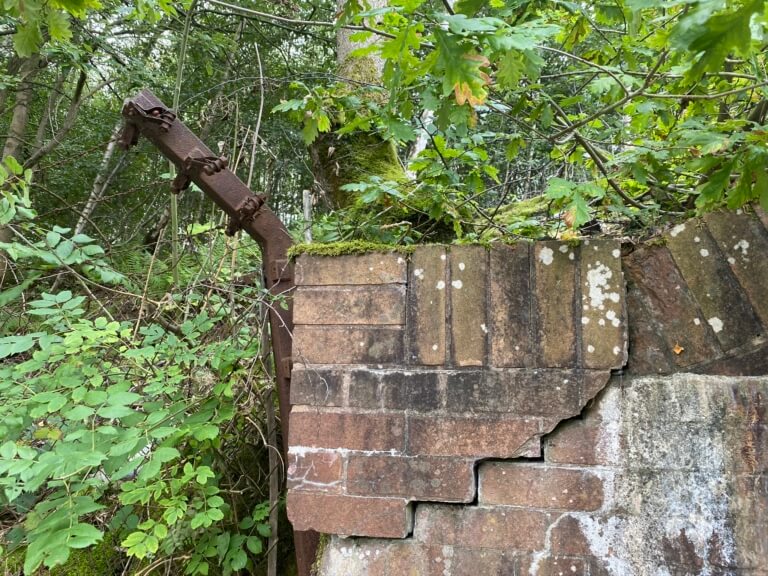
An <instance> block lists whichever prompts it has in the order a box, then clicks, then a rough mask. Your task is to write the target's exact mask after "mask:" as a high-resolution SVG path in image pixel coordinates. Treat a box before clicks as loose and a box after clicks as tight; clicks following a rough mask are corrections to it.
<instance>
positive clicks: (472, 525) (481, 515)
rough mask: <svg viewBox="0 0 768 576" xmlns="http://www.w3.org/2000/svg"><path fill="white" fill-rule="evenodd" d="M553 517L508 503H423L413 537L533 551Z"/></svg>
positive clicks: (438, 542) (440, 542)
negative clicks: (470, 504)
mask: <svg viewBox="0 0 768 576" xmlns="http://www.w3.org/2000/svg"><path fill="white" fill-rule="evenodd" d="M551 520H552V517H551V516H550V515H549V514H547V513H544V512H539V511H534V510H524V509H520V508H512V507H506V506H498V507H493V508H487V507H476V506H444V505H439V504H434V505H420V506H419V507H418V508H417V509H416V522H415V527H414V538H415V539H416V540H417V541H419V542H424V543H426V544H429V545H433V546H435V545H437V546H445V545H448V546H461V547H464V548H470V549H472V548H496V549H498V550H510V551H511V550H521V551H529V550H530V551H533V550H538V549H540V548H542V547H543V545H544V541H545V538H546V533H547V529H548V528H549V524H550V522H551Z"/></svg>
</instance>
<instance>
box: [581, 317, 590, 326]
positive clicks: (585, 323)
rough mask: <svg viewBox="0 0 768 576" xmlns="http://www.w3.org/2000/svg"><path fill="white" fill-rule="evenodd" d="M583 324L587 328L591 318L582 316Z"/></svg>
mask: <svg viewBox="0 0 768 576" xmlns="http://www.w3.org/2000/svg"><path fill="white" fill-rule="evenodd" d="M581 323H582V324H584V325H585V326H586V325H587V324H589V318H588V317H587V316H582V317H581Z"/></svg>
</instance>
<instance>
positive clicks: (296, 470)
mask: <svg viewBox="0 0 768 576" xmlns="http://www.w3.org/2000/svg"><path fill="white" fill-rule="evenodd" d="M343 469H344V461H343V458H342V457H341V455H340V454H338V453H336V452H330V451H322V452H301V453H295V452H290V451H289V453H288V489H289V490H314V491H322V492H326V493H336V492H340V491H341V488H342V472H343Z"/></svg>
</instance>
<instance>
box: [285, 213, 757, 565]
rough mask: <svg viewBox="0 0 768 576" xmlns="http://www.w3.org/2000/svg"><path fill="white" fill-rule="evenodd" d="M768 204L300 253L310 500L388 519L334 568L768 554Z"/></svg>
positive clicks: (707, 560) (371, 523)
mask: <svg viewBox="0 0 768 576" xmlns="http://www.w3.org/2000/svg"><path fill="white" fill-rule="evenodd" d="M761 218H762V219H761ZM765 220H766V219H765V216H764V215H762V214H758V215H755V214H746V213H745V214H732V213H718V214H714V215H711V216H709V217H707V219H706V221H691V222H689V223H687V224H685V225H681V226H678V227H676V228H674V229H672V230H671V231H670V232H669V233H668V234H667V235H666V236H665V238H664V241H663V242H656V243H653V244H652V245H648V246H641V247H637V248H636V249H630V248H628V247H626V246H625V247H624V251H625V252H627V254H626V255H624V257H622V253H621V250H622V247H621V246H620V245H619V244H618V243H615V242H613V241H608V240H600V241H594V240H593V241H591V242H587V241H584V242H583V243H581V244H580V245H572V244H568V243H557V242H541V243H535V244H519V245H516V246H513V247H510V246H498V247H493V248H491V249H490V250H486V249H485V248H482V247H476V246H452V247H450V248H447V247H440V246H427V247H421V248H418V249H417V250H416V251H415V252H414V253H413V254H412V255H410V256H408V257H405V256H400V255H397V254H367V255H363V256H347V257H339V258H314V257H306V256H304V257H301V258H299V260H298V262H297V266H296V269H297V286H298V287H297V291H296V295H295V320H296V331H295V334H294V362H295V365H294V371H293V377H292V392H291V396H292V402H293V404H294V408H293V412H292V415H291V437H290V439H289V443H290V452H289V458H290V462H289V468H288V475H289V494H288V513H289V517H290V518H291V520H292V522H293V523H294V526H295V527H296V528H298V529H302V530H304V529H314V530H318V531H320V532H325V533H330V534H338V535H344V536H357V537H366V538H338V537H335V538H334V539H332V540H331V542H330V543H329V545H328V546H327V548H326V549H325V552H324V554H323V557H322V559H321V562H320V566H321V572H322V573H323V574H325V575H341V574H344V575H358V574H359V575H362V574H370V575H372V576H376V575H379V574H381V575H383V574H391V575H393V576H399V575H405V574H416V575H422V574H424V575H432V574H435V575H437V574H441V575H454V576H460V575H464V574H467V575H469V574H471V575H473V576H475V575H478V574H504V575H507V574H509V575H513V574H689V573H702V574H731V573H734V574H735V573H739V574H741V573H745V574H747V573H749V574H753V573H754V574H765V573H766V572H765V571H764V570H765V569H766V567H768V536H765V534H768V526H766V525H765V524H766V518H767V517H768V514H765V513H766V512H767V511H768V479H767V477H766V465H767V464H768V456H767V455H766V454H767V453H768V449H766V434H765V430H766V427H767V426H768V422H767V421H766V416H765V401H766V400H765V398H766V394H768V379H766V378H760V376H761V375H765V374H768V348H767V347H766V337H765V330H766V328H768V295H766V288H765V287H766V286H768V258H766V255H768V232H767V231H766V227H765ZM625 277H626V283H625ZM627 318H629V321H627ZM627 352H628V354H627ZM694 373H699V375H695V374H694ZM704 374H707V375H704ZM712 375H716V376H712ZM749 376H754V377H751V378H750V377H749ZM585 407H586V408H585ZM564 421H565V422H564Z"/></svg>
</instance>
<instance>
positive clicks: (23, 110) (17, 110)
mask: <svg viewBox="0 0 768 576" xmlns="http://www.w3.org/2000/svg"><path fill="white" fill-rule="evenodd" d="M39 63H40V56H39V55H38V54H33V55H32V56H30V57H29V58H25V59H24V61H23V62H21V65H20V66H19V74H20V77H21V81H20V82H19V88H18V90H17V91H16V103H15V104H14V107H13V115H12V116H11V124H10V126H9V127H8V137H7V138H6V139H5V145H4V146H3V152H2V159H3V160H4V159H5V158H7V157H8V156H13V157H14V158H15V159H16V160H18V161H19V162H21V160H22V152H23V147H24V134H25V133H26V131H27V124H28V122H29V106H30V103H31V102H32V97H33V96H34V89H33V86H32V80H33V78H34V77H35V76H36V75H37V73H38V71H39V70H40V68H39ZM9 68H10V66H9ZM12 239H13V234H12V233H11V229H10V228H8V227H7V226H2V227H0V242H10V241H11V240H12ZM7 274H8V258H7V256H6V255H5V254H4V253H2V252H0V289H1V288H2V287H3V284H4V283H5V280H6V276H7Z"/></svg>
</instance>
